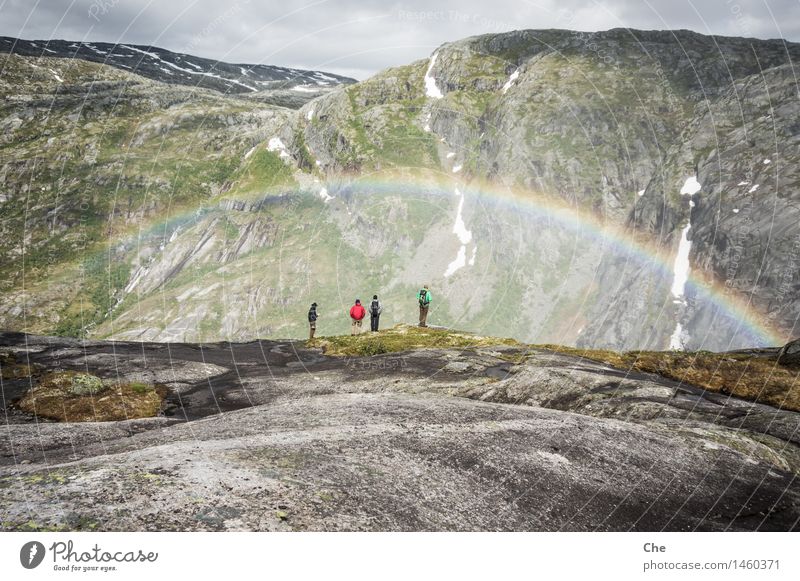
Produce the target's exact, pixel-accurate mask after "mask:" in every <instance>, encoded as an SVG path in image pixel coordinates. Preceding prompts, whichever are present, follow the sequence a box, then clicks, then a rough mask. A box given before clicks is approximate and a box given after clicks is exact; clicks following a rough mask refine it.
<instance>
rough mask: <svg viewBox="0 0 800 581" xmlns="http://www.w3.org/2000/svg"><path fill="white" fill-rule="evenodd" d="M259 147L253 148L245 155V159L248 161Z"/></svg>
mask: <svg viewBox="0 0 800 581" xmlns="http://www.w3.org/2000/svg"><path fill="white" fill-rule="evenodd" d="M257 147H258V146H257V145H254V146H253V147H251V148H250V149H249V150H248V152H247V153H245V154H244V158H245V159H248V158H249V157H250V156H251V155H253V152H254V151H255V150H256V148H257Z"/></svg>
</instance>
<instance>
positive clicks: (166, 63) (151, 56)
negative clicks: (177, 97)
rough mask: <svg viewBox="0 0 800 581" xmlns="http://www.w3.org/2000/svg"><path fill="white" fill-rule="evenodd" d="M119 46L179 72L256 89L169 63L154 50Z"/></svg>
mask: <svg viewBox="0 0 800 581" xmlns="http://www.w3.org/2000/svg"><path fill="white" fill-rule="evenodd" d="M120 46H121V47H123V48H127V49H130V50H132V51H134V52H139V53H142V54H145V55H147V56H149V57H150V58H154V59H156V60H158V61H160V62H162V63H164V64H165V65H167V66H168V67H171V68H173V69H175V70H176V71H181V72H184V73H187V74H190V75H201V76H204V77H214V78H215V79H219V80H220V81H224V82H226V83H233V84H234V85H239V86H240V87H244V88H245V89H249V90H251V91H254V92H255V91H257V89H255V88H253V87H251V86H250V85H247V84H245V83H240V82H239V81H235V80H233V79H226V78H225V77H220V76H219V75H215V74H214V73H205V72H198V71H190V70H189V69H184V68H183V67H179V66H178V65H176V64H175V63H171V62H169V61H165V60H164V59H162V58H161V57H160V56H159V55H158V54H156V53H154V52H149V51H146V50H141V49H139V48H135V47H133V46H128V45H127V44H125V45H120ZM186 64H188V65H190V66H193V67H197V65H193V64H192V63H190V62H187V63H186ZM197 68H199V67H197Z"/></svg>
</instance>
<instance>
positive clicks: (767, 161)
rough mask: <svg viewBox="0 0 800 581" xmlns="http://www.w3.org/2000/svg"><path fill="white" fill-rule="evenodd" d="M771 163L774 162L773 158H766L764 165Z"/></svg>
mask: <svg viewBox="0 0 800 581" xmlns="http://www.w3.org/2000/svg"><path fill="white" fill-rule="evenodd" d="M771 163H772V160H771V159H765V160H764V165H769V164H771Z"/></svg>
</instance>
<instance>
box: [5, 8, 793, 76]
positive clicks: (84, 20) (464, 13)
mask: <svg viewBox="0 0 800 581" xmlns="http://www.w3.org/2000/svg"><path fill="white" fill-rule="evenodd" d="M615 27H629V28H644V29H674V28H688V29H691V30H695V31H697V32H702V33H706V34H720V35H731V36H748V37H757V38H786V39H788V40H795V41H800V0H531V1H528V0H491V1H487V0H446V1H445V0H427V1H426V0H407V1H401V2H392V1H385V0H282V1H280V2H276V1H274V0H272V1H269V2H266V1H259V0H228V1H224V0H169V1H168V2H167V1H164V0H0V35H3V36H15V37H20V38H25V39H29V40H34V39H43V40H47V39H51V38H53V39H55V38H61V39H68V40H84V41H96V42H99V41H104V42H124V43H131V44H144V45H152V46H158V47H162V48H166V49H169V50H173V51H177V52H188V53H192V54H196V55H198V56H203V57H208V58H214V59H218V60H223V61H228V62H240V63H265V64H277V65H283V66H291V67H299V68H311V69H323V70H329V71H332V72H336V73H340V74H345V75H349V76H352V77H356V78H359V79H363V78H365V77H367V76H369V75H371V74H373V73H375V72H377V71H378V70H381V69H384V68H386V67H389V66H393V65H398V64H404V63H407V62H410V61H413V60H416V59H419V58H423V57H425V56H427V55H428V54H430V53H431V51H432V50H433V49H435V48H436V47H437V46H439V45H440V44H441V43H443V42H447V41H449V40H456V39H459V38H463V37H465V36H471V35H475V34H482V33H487V32H503V31H507V30H514V29H522V28H568V29H573V30H587V31H588V30H605V29H608V28H615Z"/></svg>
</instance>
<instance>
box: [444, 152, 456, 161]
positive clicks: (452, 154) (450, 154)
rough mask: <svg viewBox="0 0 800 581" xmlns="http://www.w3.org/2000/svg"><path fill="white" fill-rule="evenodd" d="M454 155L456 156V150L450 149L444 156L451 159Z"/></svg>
mask: <svg viewBox="0 0 800 581" xmlns="http://www.w3.org/2000/svg"><path fill="white" fill-rule="evenodd" d="M455 156H456V152H455V151H451V152H450V153H448V154H447V156H446V157H447V159H453V158H454V157H455Z"/></svg>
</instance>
